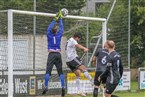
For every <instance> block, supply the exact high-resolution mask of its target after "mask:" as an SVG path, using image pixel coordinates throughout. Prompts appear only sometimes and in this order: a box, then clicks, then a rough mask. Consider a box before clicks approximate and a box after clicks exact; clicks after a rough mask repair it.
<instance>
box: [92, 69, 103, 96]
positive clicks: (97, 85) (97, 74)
mask: <svg viewBox="0 0 145 97" xmlns="http://www.w3.org/2000/svg"><path fill="white" fill-rule="evenodd" d="M100 74H101V72H99V71H96V73H95V78H94V91H93V97H98V89H99V87H100V82H99V81H98V77H99V76H100Z"/></svg>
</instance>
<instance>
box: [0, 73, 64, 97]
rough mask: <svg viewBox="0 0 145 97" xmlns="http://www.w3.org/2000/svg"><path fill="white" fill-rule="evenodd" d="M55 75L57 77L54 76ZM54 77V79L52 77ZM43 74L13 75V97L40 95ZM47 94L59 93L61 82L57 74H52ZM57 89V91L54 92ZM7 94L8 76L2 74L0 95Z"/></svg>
mask: <svg viewBox="0 0 145 97" xmlns="http://www.w3.org/2000/svg"><path fill="white" fill-rule="evenodd" d="M56 76H57V77H56ZM53 78H54V79H53ZM43 82H44V75H42V74H41V75H14V78H13V83H14V84H13V85H14V90H13V93H14V97H26V95H27V96H31V95H32V96H33V95H41V94H42V89H43V86H44V84H43ZM48 88H49V91H50V92H48V94H50V95H52V94H60V92H59V90H60V88H61V83H60V81H59V78H58V75H57V74H52V78H51V79H50V82H49V87H48ZM56 91H58V92H56ZM6 95H8V76H7V75H3V76H2V77H1V78H0V97H5V96H6Z"/></svg>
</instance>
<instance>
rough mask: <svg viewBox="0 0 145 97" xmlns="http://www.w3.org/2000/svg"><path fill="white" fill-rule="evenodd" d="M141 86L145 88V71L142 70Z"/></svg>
mask: <svg viewBox="0 0 145 97" xmlns="http://www.w3.org/2000/svg"><path fill="white" fill-rule="evenodd" d="M139 78H140V79H139V81H140V82H139V85H140V86H139V88H140V89H145V71H140V77H139Z"/></svg>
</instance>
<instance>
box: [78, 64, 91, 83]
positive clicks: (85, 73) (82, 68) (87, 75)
mask: <svg viewBox="0 0 145 97" xmlns="http://www.w3.org/2000/svg"><path fill="white" fill-rule="evenodd" d="M79 69H80V70H81V71H83V73H84V75H85V77H86V78H88V79H89V80H90V82H91V84H92V85H93V79H92V77H91V75H90V74H89V72H88V70H87V68H86V67H85V66H84V65H83V64H82V65H81V66H79Z"/></svg>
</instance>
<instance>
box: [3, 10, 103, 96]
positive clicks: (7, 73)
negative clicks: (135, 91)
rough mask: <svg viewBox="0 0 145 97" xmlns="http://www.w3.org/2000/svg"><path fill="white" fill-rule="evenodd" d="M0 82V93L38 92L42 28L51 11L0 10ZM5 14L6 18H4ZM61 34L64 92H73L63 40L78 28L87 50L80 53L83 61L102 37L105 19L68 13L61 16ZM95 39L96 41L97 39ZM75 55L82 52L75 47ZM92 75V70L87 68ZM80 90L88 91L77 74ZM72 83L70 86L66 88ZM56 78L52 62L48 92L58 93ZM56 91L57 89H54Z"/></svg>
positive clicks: (43, 38) (42, 67)
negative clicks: (63, 16) (62, 32)
mask: <svg viewBox="0 0 145 97" xmlns="http://www.w3.org/2000/svg"><path fill="white" fill-rule="evenodd" d="M0 14H1V19H0V24H1V25H0V63H1V64H0V65H1V67H2V68H1V69H0V74H1V78H0V84H1V87H0V88H1V89H2V90H1V91H0V92H1V94H2V96H6V95H8V97H13V96H14V97H20V96H24V97H25V96H33V95H41V92H42V88H43V76H44V74H45V68H46V62H47V56H48V50H47V36H46V30H47V27H48V25H49V24H50V22H51V21H52V20H53V17H54V16H55V14H51V13H42V12H30V11H20V10H8V11H6V12H0ZM6 17H7V18H6ZM63 24H64V29H65V31H64V35H63V38H62V43H61V49H62V52H61V54H62V60H63V69H64V70H65V71H67V73H65V76H66V86H67V87H66V89H67V93H70V94H71V93H75V92H76V86H75V84H74V83H75V80H74V77H75V76H74V75H73V74H72V73H69V72H70V70H67V69H65V68H67V66H66V61H65V59H66V55H65V50H64V47H65V44H66V41H67V39H68V38H70V37H71V36H72V35H73V33H75V32H81V33H82V34H83V38H82V40H81V41H80V43H81V44H83V45H84V46H87V47H88V48H89V49H90V51H89V53H87V55H85V57H82V60H83V61H84V63H85V65H86V66H87V65H88V62H89V60H90V58H91V56H92V54H93V52H94V48H95V47H97V46H98V45H102V44H103V43H104V42H105V41H106V19H104V18H93V17H82V16H72V15H68V16H67V17H65V18H64V19H63ZM98 40H99V41H98ZM78 52H79V56H80V57H81V56H82V55H83V52H82V51H78ZM90 73H91V75H92V76H94V71H93V72H90ZM81 80H82V82H81V83H82V87H84V88H83V90H82V91H87V92H92V88H93V87H91V86H90V84H89V83H88V81H87V80H86V79H85V78H84V76H83V75H82V76H81ZM70 87H72V88H70ZM60 88H61V86H60V81H59V78H58V75H57V71H56V69H55V66H54V68H53V71H52V77H51V79H50V83H49V92H48V95H50V94H54V95H60ZM57 91H58V92H57Z"/></svg>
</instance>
